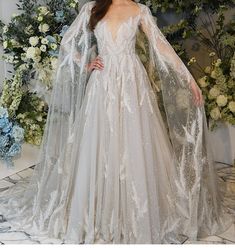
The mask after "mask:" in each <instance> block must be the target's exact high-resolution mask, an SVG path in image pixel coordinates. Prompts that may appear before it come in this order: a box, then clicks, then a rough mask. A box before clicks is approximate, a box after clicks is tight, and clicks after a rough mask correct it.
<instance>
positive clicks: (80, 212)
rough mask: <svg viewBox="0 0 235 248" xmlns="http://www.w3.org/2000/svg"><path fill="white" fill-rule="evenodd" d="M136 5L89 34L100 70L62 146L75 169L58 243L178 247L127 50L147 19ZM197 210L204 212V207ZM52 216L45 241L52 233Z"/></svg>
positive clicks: (157, 121)
mask: <svg viewBox="0 0 235 248" xmlns="http://www.w3.org/2000/svg"><path fill="white" fill-rule="evenodd" d="M139 6H140V10H141V11H140V13H139V14H138V15H136V16H133V17H129V18H128V19H126V20H124V21H123V22H122V23H121V24H120V25H119V26H118V27H117V30H116V31H115V33H114V31H112V30H111V29H110V27H109V23H108V21H106V20H101V21H100V22H99V23H98V24H97V26H96V28H95V31H94V33H95V36H96V38H97V42H98V50H99V55H100V57H102V59H103V64H104V69H103V70H101V71H99V70H94V71H93V72H92V73H91V75H90V78H89V81H88V84H87V87H86V92H85V98H84V102H83V104H82V107H81V109H80V112H79V114H78V115H77V119H79V124H77V125H76V120H75V125H74V126H75V127H76V128H75V130H74V135H73V137H70V141H69V142H70V144H72V150H71V153H70V154H71V157H70V160H69V161H71V163H73V164H74V165H75V171H74V172H73V174H72V178H70V182H68V183H71V185H72V190H71V192H70V194H69V195H67V199H68V204H67V205H66V220H67V222H66V223H67V226H66V227H64V229H65V231H64V234H63V235H61V236H60V237H61V238H62V239H63V240H64V241H65V242H66V243H84V242H85V243H94V242H101V241H102V240H103V242H107V243H135V244H136V243H150V244H151V243H171V242H172V243H178V242H182V241H183V240H184V239H185V237H184V235H185V236H187V234H188V233H186V232H184V231H185V230H183V229H182V223H181V216H180V214H179V212H177V210H176V206H175V179H176V177H177V173H176V168H175V164H174V158H173V151H172V146H171V142H170V139H169V135H168V133H167V130H166V127H165V124H164V122H163V119H162V116H161V113H160V111H159V108H158V103H157V99H156V96H155V94H154V92H153V89H152V88H151V86H150V82H149V79H148V75H147V73H146V70H145V68H144V66H143V64H142V63H141V61H140V58H139V57H138V55H137V54H136V51H135V42H136V32H137V30H138V28H139V27H140V26H141V20H142V17H143V14H145V13H147V12H146V11H145V10H146V6H145V5H142V4H139ZM65 162H66V160H65ZM50 180H53V178H50ZM189 180H190V178H189ZM189 183H190V182H189ZM202 190H203V189H202ZM204 190H205V194H206V192H207V191H206V190H207V189H204ZM201 204H202V205H201V209H204V210H205V209H207V206H206V204H207V203H206V201H205V202H202V203H201ZM208 204H209V203H208ZM208 206H209V205H208ZM48 209H49V207H48ZM48 211H49V210H48ZM210 211H211V210H210ZM6 212H7V210H6V209H5V212H4V213H5V214H6ZM49 212H50V211H49ZM202 212H203V211H202ZM4 213H3V214H4ZM208 213H209V212H208ZM43 214H44V213H43V212H42V215H43ZM6 215H7V214H6ZM47 216H48V215H47ZM59 218H60V217H58V216H57V219H56V218H55V220H54V222H53V223H54V224H53V226H51V227H50V228H51V229H50V231H49V232H48V233H47V234H48V235H50V236H53V233H56V231H54V230H55V229H57V228H59V227H58V225H59V224H58V223H60V220H59ZM207 218H208V219H207ZM221 218H223V216H221ZM10 219H11V223H12V226H13V225H15V226H16V224H17V223H16V222H14V217H12V218H10ZM42 220H43V217H42ZM200 221H201V223H198V224H197V223H191V224H190V225H192V230H195V228H193V226H194V225H195V226H196V229H198V230H200V228H201V229H202V231H201V233H203V231H204V230H206V231H208V230H209V231H208V232H207V234H208V235H209V234H210V233H212V234H213V233H216V232H217V231H218V230H219V229H220V225H221V227H222V228H221V230H223V229H225V226H224V225H223V219H220V218H219V219H216V218H215V219H213V216H212V215H210V214H208V217H205V216H204V219H203V220H202V219H200ZM18 226H19V227H21V228H22V229H23V230H27V231H29V232H30V231H32V232H33V230H37V228H36V227H35V226H33V227H28V226H27V225H25V228H24V227H23V224H22V223H20V224H19V223H18ZM26 226H27V227H28V229H26ZM190 228H191V226H188V230H190ZM186 229H187V228H186ZM206 231H205V233H206ZM35 232H36V231H34V233H35ZM189 232H190V231H189ZM192 232H193V231H192ZM199 232H200V231H199ZM193 236H194V234H192V237H193Z"/></svg>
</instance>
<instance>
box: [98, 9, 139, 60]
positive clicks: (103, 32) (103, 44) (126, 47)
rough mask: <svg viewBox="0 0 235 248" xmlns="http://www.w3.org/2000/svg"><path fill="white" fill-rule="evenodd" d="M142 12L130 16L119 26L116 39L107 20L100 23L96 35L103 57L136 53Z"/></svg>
mask: <svg viewBox="0 0 235 248" xmlns="http://www.w3.org/2000/svg"><path fill="white" fill-rule="evenodd" d="M140 19H141V12H140V13H139V14H138V15H135V16H130V17H129V18H127V19H126V20H125V21H123V22H122V23H121V24H119V25H118V27H117V30H116V33H115V37H113V34H112V32H111V30H110V27H109V24H108V21H107V20H101V21H100V22H98V24H97V26H96V28H95V30H94V33H95V36H96V39H97V45H98V51H99V54H100V55H101V56H104V55H112V54H114V55H118V54H122V55H123V54H132V53H135V42H136V32H137V29H138V26H139V23H140Z"/></svg>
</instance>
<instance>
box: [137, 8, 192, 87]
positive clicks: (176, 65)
mask: <svg viewBox="0 0 235 248" xmlns="http://www.w3.org/2000/svg"><path fill="white" fill-rule="evenodd" d="M142 6H143V10H142V15H141V29H142V30H143V31H144V33H145V34H146V36H147V37H148V40H149V42H150V43H151V45H152V46H153V49H154V52H156V53H158V55H159V57H160V58H161V59H162V61H163V62H164V63H167V64H169V65H170V66H171V68H173V69H174V70H175V71H176V72H177V73H179V74H180V76H182V77H183V78H184V79H185V80H187V81H188V82H195V80H194V78H193V76H192V74H191V73H190V72H189V70H188V69H187V67H186V66H185V64H184V63H183V61H182V60H181V59H180V57H179V56H178V55H177V53H176V52H175V50H174V49H173V48H172V46H171V45H170V43H169V42H168V41H167V39H166V38H165V36H164V35H163V33H162V32H161V30H160V29H159V28H158V26H157V24H156V21H155V20H154V17H153V15H152V13H151V11H150V9H149V8H148V7H147V6H145V5H142Z"/></svg>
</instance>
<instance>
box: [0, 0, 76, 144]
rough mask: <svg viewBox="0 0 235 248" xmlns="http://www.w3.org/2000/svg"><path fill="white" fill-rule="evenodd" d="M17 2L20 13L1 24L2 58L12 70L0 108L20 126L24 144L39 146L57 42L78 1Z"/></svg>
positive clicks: (56, 55) (65, 28)
mask: <svg viewBox="0 0 235 248" xmlns="http://www.w3.org/2000/svg"><path fill="white" fill-rule="evenodd" d="M19 2H20V3H19V4H18V9H19V10H21V14H19V15H16V14H13V16H12V19H11V22H10V23H9V24H8V25H3V23H2V22H0V29H1V30H2V32H1V33H0V42H1V41H2V45H3V48H4V55H3V59H4V60H5V61H6V62H7V63H9V64H11V65H12V67H13V69H14V72H12V78H10V79H5V80H4V82H3V91H2V95H1V98H0V105H1V106H3V107H5V108H7V109H8V111H9V115H10V116H11V118H15V119H16V120H18V121H19V122H20V123H21V125H22V127H23V128H24V129H25V141H26V142H28V143H31V144H35V145H40V142H41V139H42V135H43V130H44V125H45V122H46V118H47V111H48V103H49V101H50V94H51V89H52V77H53V73H54V71H55V69H56V65H57V57H58V53H59V46H60V42H61V40H62V37H63V35H64V33H65V31H66V30H67V28H68V27H69V25H70V24H71V22H72V21H73V20H74V18H75V16H76V15H77V13H78V7H79V5H78V0H65V1H61V0H53V1H46V0H45V1H43V2H40V3H38V2H37V1H35V0H30V1H26V0H20V1H19Z"/></svg>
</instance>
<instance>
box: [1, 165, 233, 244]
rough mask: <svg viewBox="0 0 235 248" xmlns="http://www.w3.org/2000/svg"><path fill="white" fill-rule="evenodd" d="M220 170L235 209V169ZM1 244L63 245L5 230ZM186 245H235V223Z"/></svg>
mask: <svg viewBox="0 0 235 248" xmlns="http://www.w3.org/2000/svg"><path fill="white" fill-rule="evenodd" d="M33 168H34V166H32V167H29V168H27V169H25V170H22V171H21V172H18V173H15V174H13V175H11V176H8V177H5V178H3V179H1V180H0V190H4V188H6V187H9V186H11V185H13V184H14V183H15V182H16V181H17V180H19V179H20V178H22V177H27V176H30V175H31V174H32V172H33ZM218 168H219V169H218V172H219V176H220V177H221V178H222V179H223V180H226V181H227V182H228V186H227V187H228V192H229V193H231V195H229V196H227V199H229V201H231V202H230V204H231V205H232V206H234V207H235V194H233V193H234V192H235V168H231V167H226V166H223V165H219V166H218ZM234 209H235V208H234ZM6 225H7V223H6ZM0 244H62V242H61V240H58V239H48V238H38V237H33V236H30V235H28V234H27V233H25V232H14V231H12V232H11V231H9V230H5V232H4V231H3V230H0ZM184 244H235V223H234V224H233V225H232V226H231V227H230V228H229V229H228V230H227V231H226V232H224V233H223V234H221V235H219V236H210V237H207V238H204V239H201V240H199V241H196V242H191V241H188V240H186V241H185V242H184Z"/></svg>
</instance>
